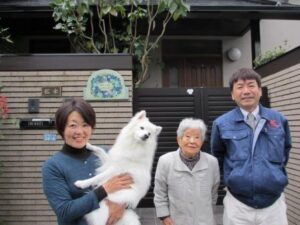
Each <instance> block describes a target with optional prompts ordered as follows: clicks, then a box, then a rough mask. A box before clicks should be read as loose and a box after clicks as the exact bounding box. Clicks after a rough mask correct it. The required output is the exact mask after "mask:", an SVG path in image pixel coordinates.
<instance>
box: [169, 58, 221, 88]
mask: <svg viewBox="0 0 300 225" xmlns="http://www.w3.org/2000/svg"><path fill="white" fill-rule="evenodd" d="M164 63H165V69H164V73H163V87H222V86H223V80H222V73H221V59H220V58H218V57H216V58H204V57H184V58H176V57H168V58H165V59H164Z"/></svg>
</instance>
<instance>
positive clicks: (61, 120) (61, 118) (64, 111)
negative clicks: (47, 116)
mask: <svg viewBox="0 0 300 225" xmlns="http://www.w3.org/2000/svg"><path fill="white" fill-rule="evenodd" d="M74 111H76V112H78V113H79V114H80V115H81V116H82V118H83V119H84V122H86V123H87V124H89V125H90V126H91V127H92V128H94V127H95V125H96V114H95V111H94V109H93V108H92V106H91V105H90V104H89V103H88V102H86V101H85V100H83V99H81V98H72V99H70V100H66V101H65V102H64V103H63V104H62V105H61V106H60V107H59V108H58V110H57V111H56V113H55V127H56V130H57V132H58V133H59V134H60V136H61V137H62V138H64V130H65V127H66V124H67V121H68V117H69V115H70V113H72V112H74Z"/></svg>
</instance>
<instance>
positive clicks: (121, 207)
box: [105, 200, 126, 225]
mask: <svg viewBox="0 0 300 225" xmlns="http://www.w3.org/2000/svg"><path fill="white" fill-rule="evenodd" d="M105 202H106V205H107V206H108V210H109V215H108V220H107V222H106V225H113V224H115V223H117V222H118V221H119V219H120V218H121V217H122V216H123V213H124V211H125V208H126V204H117V203H114V202H112V201H109V200H105Z"/></svg>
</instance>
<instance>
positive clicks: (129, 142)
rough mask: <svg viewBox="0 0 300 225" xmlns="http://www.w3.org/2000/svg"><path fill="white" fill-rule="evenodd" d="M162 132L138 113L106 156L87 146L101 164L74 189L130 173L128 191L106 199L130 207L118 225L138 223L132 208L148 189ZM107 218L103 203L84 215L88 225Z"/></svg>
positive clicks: (98, 149)
mask: <svg viewBox="0 0 300 225" xmlns="http://www.w3.org/2000/svg"><path fill="white" fill-rule="evenodd" d="M161 129H162V127H159V126H156V125H154V124H153V123H151V122H150V121H149V119H148V118H147V117H146V112H145V111H140V112H138V113H137V114H136V115H135V116H134V117H133V118H132V119H131V120H130V121H129V123H128V124H127V125H126V126H125V127H124V128H123V129H122V130H121V132H120V134H119V136H118V137H117V139H116V141H115V144H114V145H113V146H112V148H111V149H110V150H109V152H108V154H106V153H105V152H104V151H103V150H102V149H100V148H97V147H95V146H92V145H88V146H87V147H88V148H89V149H91V150H93V151H94V152H95V154H96V155H97V156H98V157H99V158H100V159H101V160H102V162H104V164H103V165H102V166H101V167H100V168H99V169H97V175H96V176H95V177H92V178H90V179H87V180H81V181H76V182H75V185H76V186H77V187H79V188H87V187H89V186H95V187H99V186H100V185H102V184H103V183H104V182H105V181H107V180H108V179H109V178H111V177H113V176H116V175H119V174H121V173H129V174H130V175H131V176H132V178H133V180H134V183H133V184H132V186H131V188H130V189H123V190H120V191H117V192H114V193H112V194H109V195H108V196H107V199H109V200H110V201H112V202H116V203H120V204H123V203H125V204H127V205H128V206H129V208H130V209H126V210H125V212H124V214H123V217H122V218H121V219H120V220H119V221H118V223H117V225H140V224H141V223H140V221H139V217H138V216H137V214H136V213H135V212H134V211H133V210H132V209H134V208H136V206H137V205H138V203H139V201H140V200H141V198H143V197H144V196H145V194H146V193H147V191H148V189H149V186H150V181H151V168H152V163H153V158H154V153H155V150H156V146H157V136H158V135H159V133H160V131H161ZM108 215H109V211H108V207H107V205H106V204H105V201H101V202H100V208H99V209H97V210H94V211H92V212H91V213H89V214H87V215H86V216H85V218H86V220H87V222H88V224H89V225H105V224H106V222H107V219H108Z"/></svg>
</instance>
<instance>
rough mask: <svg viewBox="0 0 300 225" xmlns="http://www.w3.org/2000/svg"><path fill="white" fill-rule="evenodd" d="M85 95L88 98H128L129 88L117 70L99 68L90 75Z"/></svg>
mask: <svg viewBox="0 0 300 225" xmlns="http://www.w3.org/2000/svg"><path fill="white" fill-rule="evenodd" d="M84 97H85V99H86V100H114V99H128V88H127V87H126V86H125V84H124V80H123V77H122V76H121V75H120V74H119V73H117V72H116V71H114V70H99V71H96V72H94V73H92V75H91V76H90V77H89V80H88V82H87V87H86V88H85V90H84Z"/></svg>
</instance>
